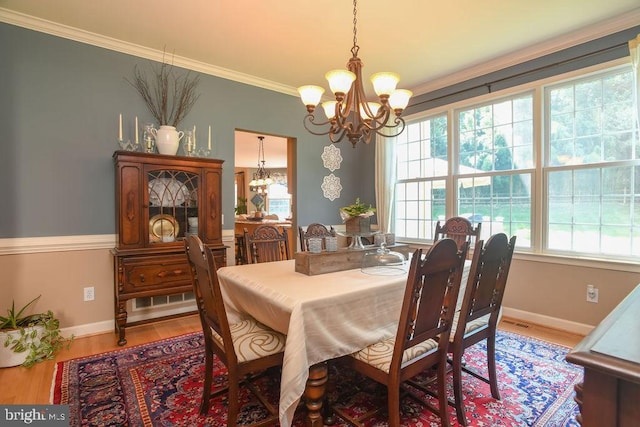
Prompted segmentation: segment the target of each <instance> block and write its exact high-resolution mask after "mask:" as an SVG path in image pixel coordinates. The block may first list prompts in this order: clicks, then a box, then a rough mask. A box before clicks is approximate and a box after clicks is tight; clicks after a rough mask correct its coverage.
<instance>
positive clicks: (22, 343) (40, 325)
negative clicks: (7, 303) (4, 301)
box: [0, 296, 73, 368]
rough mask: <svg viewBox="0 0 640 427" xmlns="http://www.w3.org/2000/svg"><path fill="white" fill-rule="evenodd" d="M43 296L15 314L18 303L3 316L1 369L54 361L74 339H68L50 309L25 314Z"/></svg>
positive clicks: (0, 349) (0, 332) (0, 319)
mask: <svg viewBox="0 0 640 427" xmlns="http://www.w3.org/2000/svg"><path fill="white" fill-rule="evenodd" d="M39 298H40V296H37V297H36V298H34V299H33V300H31V301H29V302H28V303H27V304H26V305H24V306H23V307H22V308H21V309H19V310H18V311H16V308H15V302H12V303H11V308H9V309H7V316H6V317H3V316H0V368H4V367H9V366H18V365H23V366H25V367H31V366H33V365H34V364H35V363H37V362H40V361H42V360H50V359H53V358H54V356H55V355H56V353H57V352H58V351H59V350H61V349H62V348H63V347H67V348H68V347H69V345H70V344H71V341H72V340H73V337H70V338H65V337H64V336H62V333H61V332H60V322H59V321H58V319H56V318H55V317H54V315H53V312H52V311H51V310H49V311H47V312H46V313H37V314H30V315H23V313H24V312H25V310H26V309H27V308H29V306H31V305H32V304H33V303H35V302H36V301H37V300H38V299H39Z"/></svg>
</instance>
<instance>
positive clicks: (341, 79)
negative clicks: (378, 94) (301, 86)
mask: <svg viewBox="0 0 640 427" xmlns="http://www.w3.org/2000/svg"><path fill="white" fill-rule="evenodd" d="M325 77H326V79H327V81H328V82H329V87H330V88H331V92H333V93H334V94H339V93H341V94H345V93H347V92H349V89H351V85H352V84H353V81H354V80H355V79H356V75H355V74H354V73H352V72H351V71H347V70H332V71H329V72H328V73H327V74H325Z"/></svg>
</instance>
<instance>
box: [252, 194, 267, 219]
mask: <svg viewBox="0 0 640 427" xmlns="http://www.w3.org/2000/svg"><path fill="white" fill-rule="evenodd" d="M264 201H265V200H264V197H262V196H261V195H260V194H255V195H254V196H253V197H252V198H251V203H253V206H255V207H256V212H255V214H254V217H255V218H262V217H263V216H264V212H263V211H264Z"/></svg>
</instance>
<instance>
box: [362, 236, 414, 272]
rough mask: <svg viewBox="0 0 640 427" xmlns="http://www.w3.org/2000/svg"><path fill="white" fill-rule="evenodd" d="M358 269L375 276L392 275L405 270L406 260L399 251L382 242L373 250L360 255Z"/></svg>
mask: <svg viewBox="0 0 640 427" xmlns="http://www.w3.org/2000/svg"><path fill="white" fill-rule="evenodd" d="M360 270H361V271H362V272H363V273H367V274H374V275H377V276H393V275H398V274H405V273H406V272H407V261H406V259H405V257H404V255H402V254H401V253H399V252H393V251H390V250H389V249H387V247H386V245H385V244H384V243H382V244H381V245H380V247H379V248H378V249H377V250H375V251H368V252H366V253H365V254H364V255H363V257H362V264H361V266H360Z"/></svg>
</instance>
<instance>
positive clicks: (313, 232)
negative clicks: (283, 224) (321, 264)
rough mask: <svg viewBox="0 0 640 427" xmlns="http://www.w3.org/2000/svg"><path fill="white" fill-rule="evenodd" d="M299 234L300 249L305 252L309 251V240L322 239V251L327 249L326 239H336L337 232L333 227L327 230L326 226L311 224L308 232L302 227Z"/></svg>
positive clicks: (299, 228)
mask: <svg viewBox="0 0 640 427" xmlns="http://www.w3.org/2000/svg"><path fill="white" fill-rule="evenodd" d="M298 233H299V234H300V248H301V250H302V251H303V252H305V251H308V250H309V238H311V237H319V238H322V249H325V248H326V245H325V241H324V237H328V236H333V237H335V235H336V231H335V230H334V229H333V226H329V228H327V227H326V226H325V225H324V224H319V223H317V222H314V223H312V224H309V225H308V226H307V229H306V230H304V229H303V228H302V227H298Z"/></svg>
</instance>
